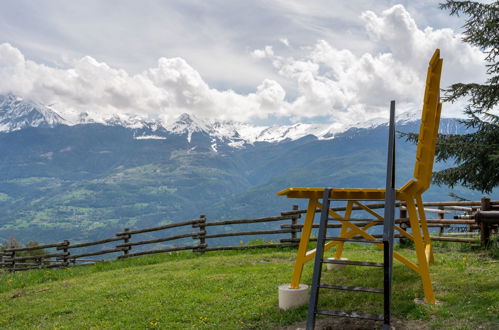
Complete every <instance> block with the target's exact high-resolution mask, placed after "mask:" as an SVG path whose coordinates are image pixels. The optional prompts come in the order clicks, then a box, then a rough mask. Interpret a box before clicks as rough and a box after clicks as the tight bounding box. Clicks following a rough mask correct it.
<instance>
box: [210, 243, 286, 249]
mask: <svg viewBox="0 0 499 330" xmlns="http://www.w3.org/2000/svg"><path fill="white" fill-rule="evenodd" d="M291 246H294V245H293V244H279V243H275V244H259V245H241V246H218V247H211V248H206V249H204V251H218V250H247V249H263V248H278V247H291Z"/></svg>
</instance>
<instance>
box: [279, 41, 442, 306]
mask: <svg viewBox="0 0 499 330" xmlns="http://www.w3.org/2000/svg"><path fill="white" fill-rule="evenodd" d="M441 71H442V59H441V58H440V50H439V49H437V50H435V53H434V54H433V56H432V58H431V60H430V62H429V66H428V72H427V76H426V88H425V93H424V103H423V111H422V117H421V126H420V129H419V140H418V146H417V152H416V162H415V165H414V179H412V180H409V182H407V183H406V184H405V185H404V186H403V187H402V188H400V189H397V190H396V200H398V201H400V202H403V203H405V205H406V207H407V212H408V216H409V223H410V229H411V232H408V230H405V229H402V228H401V227H400V226H398V225H395V230H397V231H398V232H399V233H400V234H401V235H403V236H404V237H406V238H408V239H410V240H412V241H413V242H414V247H415V252H416V260H417V261H416V262H413V261H411V260H409V259H408V258H406V257H404V256H402V255H401V254H399V253H397V252H394V255H393V256H394V258H395V259H397V260H398V261H400V262H402V263H403V264H405V265H406V266H407V267H409V268H410V269H412V270H413V271H415V272H416V273H418V274H419V276H420V277H421V281H422V284H423V291H424V297H425V302H427V303H435V294H434V292H433V288H432V284H431V279H430V272H429V263H432V262H433V261H434V260H433V252H432V247H431V242H430V234H429V231H428V225H427V222H426V217H425V212H424V209H423V199H422V194H423V193H424V192H425V191H426V190H427V189H428V188H429V187H430V182H431V174H432V169H433V161H434V155H435V147H436V141H437V135H438V128H439V124H440V112H441V109H442V104H441V103H440V76H441ZM323 192H324V188H288V189H285V190H282V191H280V192H278V193H277V194H278V195H281V196H287V197H288V198H306V199H308V200H309V201H308V208H307V214H306V217H305V221H304V225H303V229H302V234H301V239H300V244H299V247H298V253H297V256H296V260H295V267H294V272H293V276H292V279H291V284H290V288H292V289H297V288H298V287H299V284H300V279H301V275H302V271H303V266H304V264H305V263H306V262H307V261H309V260H311V259H313V258H314V256H315V249H313V250H310V251H307V248H308V243H309V240H310V234H311V232H312V225H313V222H314V217H315V213H316V211H318V210H320V208H321V207H322V204H321V203H320V202H319V199H322V198H323ZM329 199H330V200H335V201H346V203H347V204H346V209H345V212H344V215H343V216H341V215H340V214H338V213H336V212H334V211H333V210H329V215H330V216H331V217H333V218H335V219H337V220H338V221H339V222H340V223H341V224H342V226H341V231H340V236H339V237H340V238H343V239H351V238H353V237H355V236H361V237H362V238H364V239H366V240H375V237H374V236H372V235H371V234H369V233H367V229H369V228H371V227H373V226H376V225H381V224H383V216H381V215H380V214H378V213H377V212H375V211H374V210H372V209H370V208H369V207H368V206H367V205H365V204H363V203H362V202H361V201H375V200H376V201H382V200H384V199H385V189H350V188H346V189H344V188H334V189H331V190H330V194H329ZM354 206H357V207H360V208H361V209H362V210H364V211H366V212H368V213H369V214H371V215H372V216H374V217H375V218H376V219H375V220H373V221H371V222H369V223H368V224H366V225H363V226H358V225H355V224H354V223H352V222H351V221H348V219H350V217H351V213H352V210H353V207H354ZM344 244H345V241H344V240H343V241H335V240H332V241H329V242H327V243H326V244H325V245H324V249H326V250H327V249H330V248H332V247H333V246H336V247H337V249H336V253H335V259H340V258H341V255H342V252H343V246H344ZM376 245H377V246H378V247H379V248H383V244H376Z"/></svg>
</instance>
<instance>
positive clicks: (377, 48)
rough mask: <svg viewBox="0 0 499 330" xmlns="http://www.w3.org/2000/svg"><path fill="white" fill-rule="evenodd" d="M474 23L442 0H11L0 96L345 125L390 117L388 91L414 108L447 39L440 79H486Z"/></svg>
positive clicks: (0, 30) (73, 107)
mask: <svg viewBox="0 0 499 330" xmlns="http://www.w3.org/2000/svg"><path fill="white" fill-rule="evenodd" d="M463 23H464V21H463V20H462V19H459V18H455V17H450V16H449V15H448V13H447V12H445V11H441V10H440V9H438V2H436V1H402V2H395V1H386V0H383V1H307V2H304V1H284V0H281V1H279V0H275V1H193V0H183V1H156V0H143V1H128V0H125V1H123V0H120V1H117V0H107V1H91V0H86V1H78V2H77V1H55V0H51V1H48V0H37V1H25V0H15V1H14V0H13V1H10V0H7V1H2V2H0V79H1V82H0V93H5V92H12V93H15V94H17V95H20V96H22V97H25V98H29V99H32V100H34V101H37V102H41V103H44V104H52V105H53V107H54V109H56V110H57V111H59V112H61V114H63V115H64V116H66V117H75V116H76V115H77V114H78V113H80V112H83V111H85V112H88V113H90V114H91V115H94V116H96V117H106V116H111V115H112V114H114V113H123V114H134V115H138V116H143V117H148V118H151V119H158V118H159V119H161V120H164V121H168V120H171V119H172V118H175V117H176V116H178V115H179V114H180V113H183V112H189V113H192V114H195V115H197V116H199V117H204V118H209V119H228V120H237V121H243V122H250V123H275V122H281V123H285V122H286V123H289V122H297V121H301V122H304V121H305V122H317V121H321V122H322V121H328V122H336V123H340V124H342V125H346V126H348V125H351V124H353V123H355V121H358V120H359V118H361V119H363V120H370V119H374V118H378V117H383V116H385V115H386V113H387V111H386V108H387V105H388V103H389V101H390V100H391V99H396V100H397V101H398V104H399V109H400V111H407V112H413V113H417V111H418V110H419V109H420V102H421V99H422V90H423V83H424V74H425V68H426V64H427V61H428V59H429V57H430V56H431V53H432V52H433V51H434V49H435V48H437V47H438V48H441V50H442V56H443V58H444V76H443V86H445V85H447V84H449V83H453V82H459V81H483V78H484V69H483V65H484V63H483V55H482V54H481V53H480V51H479V50H477V49H475V48H472V47H470V46H469V45H466V44H463V43H462V42H461V41H460V36H459V27H460V26H461V25H462V24H463ZM446 111H447V112H446ZM458 113H459V110H458V107H457V106H456V105H454V106H448V107H444V115H446V116H454V115H457V114H458Z"/></svg>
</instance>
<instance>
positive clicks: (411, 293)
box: [0, 245, 499, 329]
mask: <svg viewBox="0 0 499 330" xmlns="http://www.w3.org/2000/svg"><path fill="white" fill-rule="evenodd" d="M372 249H373V248H369V247H359V246H355V245H351V247H350V248H349V249H347V251H346V255H345V256H346V257H349V258H351V259H352V260H373V261H375V260H381V253H380V252H379V251H377V250H372ZM399 251H400V252H401V253H403V254H405V255H411V254H412V252H413V251H411V250H403V249H402V250H399ZM295 253H296V251H294V250H259V251H256V250H255V251H246V252H216V253H206V254H204V255H195V254H193V253H179V254H168V255H156V256H150V257H143V258H136V259H133V260H131V259H130V260H123V261H114V262H108V263H103V264H98V265H95V266H86V267H73V268H68V269H64V270H37V271H29V272H18V273H0V309H1V311H2V312H1V317H0V328H2V329H26V328H41V329H62V328H64V329H81V328H99V329H102V328H111V329H123V328H129V329H131V328H133V329H147V328H161V329H274V328H279V327H282V326H286V325H290V324H296V322H299V321H302V320H304V319H305V318H306V307H302V308H299V309H296V310H292V311H280V310H279V309H278V308H277V286H278V285H279V284H282V283H286V282H289V278H290V275H291V271H292V267H293V258H294V254H295ZM366 256H368V257H366ZM436 260H437V263H436V264H435V265H434V266H433V267H432V276H433V282H434V288H435V291H436V295H437V299H438V300H439V301H440V302H441V304H438V305H436V306H426V305H420V304H417V303H415V302H414V299H415V298H420V297H422V289H421V285H420V283H419V280H418V277H417V276H416V274H415V273H413V272H412V271H410V270H409V269H408V268H406V267H403V266H402V265H401V264H399V263H396V264H395V267H394V297H393V314H394V316H395V318H397V319H398V320H399V322H402V323H403V324H406V325H407V324H408V323H409V322H415V321H410V320H420V321H417V325H418V326H419V327H420V328H442V329H444V328H445V329H449V328H455V329H478V328H479V327H481V328H482V329H494V328H496V329H497V326H498V325H499V318H498V315H499V290H498V284H497V274H498V273H499V264H498V263H497V260H495V259H494V258H493V257H492V256H491V255H490V254H488V253H487V252H483V251H482V252H470V251H462V248H460V250H459V249H455V248H453V249H451V248H449V246H448V245H440V246H439V247H437V248H436ZM311 268H312V267H311V265H308V266H307V267H305V272H304V277H303V282H304V283H310V280H311ZM364 268H366V267H364ZM323 278H324V282H326V283H334V282H335V281H336V282H337V283H343V284H346V285H367V286H378V285H379V284H380V283H382V271H381V270H374V271H373V270H364V269H359V268H355V267H352V266H350V267H347V268H345V269H343V270H341V271H336V272H325V273H324V275H323ZM334 294H335V295H334V296H333V294H332V293H329V292H328V293H326V294H324V295H323V296H322V297H321V302H320V303H321V304H323V305H324V306H328V307H331V308H336V309H345V310H361V311H362V310H363V311H371V312H379V311H381V308H382V300H381V299H382V298H381V296H380V295H373V294H368V293H348V295H345V294H338V293H337V292H335V293H334ZM411 324H414V323H411ZM372 325H373V326H374V325H376V324H375V323H373V324H372ZM406 327H407V326H406Z"/></svg>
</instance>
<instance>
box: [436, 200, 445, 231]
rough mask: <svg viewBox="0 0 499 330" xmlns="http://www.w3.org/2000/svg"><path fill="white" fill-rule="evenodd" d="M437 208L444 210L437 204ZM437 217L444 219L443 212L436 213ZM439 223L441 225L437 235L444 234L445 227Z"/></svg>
mask: <svg viewBox="0 0 499 330" xmlns="http://www.w3.org/2000/svg"><path fill="white" fill-rule="evenodd" d="M438 209H439V210H441V211H444V209H445V208H444V207H443V206H439V207H438ZM438 219H439V220H444V219H445V214H444V213H443V212H442V213H439V214H438ZM441 225H442V227H440V230H439V232H438V236H442V235H443V234H444V229H445V227H444V225H443V224H441Z"/></svg>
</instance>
